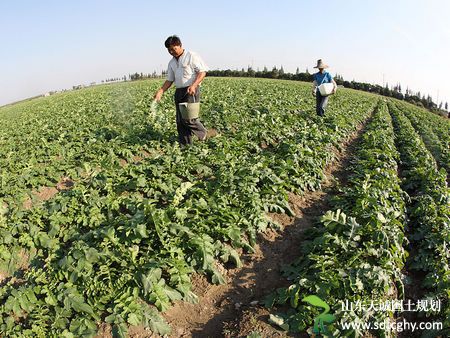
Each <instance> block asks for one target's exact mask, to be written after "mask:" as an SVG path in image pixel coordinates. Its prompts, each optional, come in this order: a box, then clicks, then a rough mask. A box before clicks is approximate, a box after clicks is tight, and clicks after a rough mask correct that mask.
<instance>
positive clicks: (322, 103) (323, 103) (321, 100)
mask: <svg viewBox="0 0 450 338" xmlns="http://www.w3.org/2000/svg"><path fill="white" fill-rule="evenodd" d="M327 104H328V96H322V95H321V94H320V92H319V91H316V113H317V115H319V116H325V108H326V107H327Z"/></svg>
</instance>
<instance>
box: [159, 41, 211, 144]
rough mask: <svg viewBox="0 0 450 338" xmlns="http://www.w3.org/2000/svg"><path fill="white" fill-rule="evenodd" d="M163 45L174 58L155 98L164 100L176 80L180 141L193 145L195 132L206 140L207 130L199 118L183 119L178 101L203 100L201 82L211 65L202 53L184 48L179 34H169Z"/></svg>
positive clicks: (200, 138) (177, 119)
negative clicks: (208, 65) (201, 55)
mask: <svg viewBox="0 0 450 338" xmlns="http://www.w3.org/2000/svg"><path fill="white" fill-rule="evenodd" d="M164 45H165V46H166V48H167V51H168V52H169V54H170V55H172V56H173V58H172V59H171V60H170V62H169V65H168V67H167V79H166V81H165V82H164V84H163V85H162V87H161V88H160V89H158V91H157V92H156V94H155V100H156V101H159V100H161V97H162V95H163V94H164V92H165V91H166V90H167V89H169V88H170V87H171V86H172V84H173V83H174V82H175V87H177V89H176V90H175V107H176V121H177V130H178V140H179V142H180V144H182V145H186V144H191V143H192V135H195V136H197V137H198V138H199V140H201V141H204V140H205V139H206V135H207V130H206V128H205V127H204V126H203V124H202V123H201V122H200V119H199V118H196V119H190V120H186V119H183V118H182V116H181V112H180V107H179V106H178V104H179V103H182V102H200V84H201V82H202V80H203V79H204V78H205V76H206V71H207V70H208V67H207V66H206V64H205V63H204V62H203V60H202V59H201V58H200V56H199V55H197V54H196V53H193V52H190V51H187V50H185V49H184V48H183V46H182V44H181V41H180V38H179V37H178V36H176V35H173V36H169V37H168V38H167V40H166V41H165V43H164Z"/></svg>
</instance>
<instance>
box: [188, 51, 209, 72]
mask: <svg viewBox="0 0 450 338" xmlns="http://www.w3.org/2000/svg"><path fill="white" fill-rule="evenodd" d="M191 62H192V67H193V68H194V70H195V71H196V72H197V73H200V72H207V71H208V70H209V68H208V66H207V65H206V63H205V62H204V61H203V59H202V58H201V57H200V56H199V55H197V54H196V53H192V60H191Z"/></svg>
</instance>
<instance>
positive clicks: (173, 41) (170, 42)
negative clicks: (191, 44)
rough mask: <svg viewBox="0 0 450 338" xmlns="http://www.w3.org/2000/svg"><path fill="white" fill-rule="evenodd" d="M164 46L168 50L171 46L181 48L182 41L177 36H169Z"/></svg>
mask: <svg viewBox="0 0 450 338" xmlns="http://www.w3.org/2000/svg"><path fill="white" fill-rule="evenodd" d="M164 46H166V48H169V47H170V46H181V40H180V38H179V37H178V36H176V35H172V36H169V37H168V38H167V39H166V42H164Z"/></svg>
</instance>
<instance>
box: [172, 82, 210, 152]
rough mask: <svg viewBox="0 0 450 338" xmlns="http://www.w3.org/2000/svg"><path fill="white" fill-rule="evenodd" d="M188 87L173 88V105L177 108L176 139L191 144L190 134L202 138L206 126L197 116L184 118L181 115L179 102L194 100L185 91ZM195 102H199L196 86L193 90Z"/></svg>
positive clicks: (181, 142) (184, 143) (204, 134)
mask: <svg viewBox="0 0 450 338" xmlns="http://www.w3.org/2000/svg"><path fill="white" fill-rule="evenodd" d="M187 89H188V87H185V88H177V89H176V90H175V97H174V99H175V107H176V110H177V115H176V119H177V130H178V141H179V142H180V144H182V145H186V144H192V141H193V139H192V136H193V135H195V136H197V137H198V138H199V139H203V138H204V137H205V136H206V133H207V131H206V128H205V127H204V126H203V124H202V123H201V122H200V119H199V118H196V119H190V120H185V119H183V118H182V117H181V111H180V107H179V106H178V104H179V103H183V102H194V97H193V96H192V95H189V94H188V93H187ZM195 102H200V90H199V88H197V91H196V92H195Z"/></svg>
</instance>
